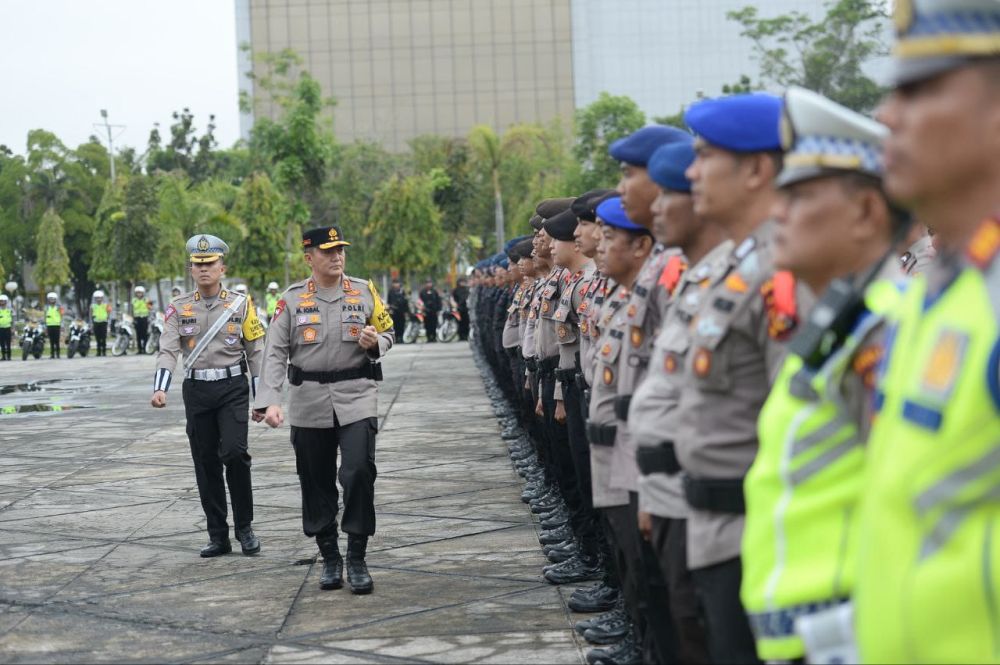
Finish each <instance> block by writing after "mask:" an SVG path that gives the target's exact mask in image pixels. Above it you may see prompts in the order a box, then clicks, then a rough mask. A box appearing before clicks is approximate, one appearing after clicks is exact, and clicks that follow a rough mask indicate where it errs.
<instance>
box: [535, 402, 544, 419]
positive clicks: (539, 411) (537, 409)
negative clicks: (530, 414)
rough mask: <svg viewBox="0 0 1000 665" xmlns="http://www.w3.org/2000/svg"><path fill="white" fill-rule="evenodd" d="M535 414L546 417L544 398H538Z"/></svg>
mask: <svg viewBox="0 0 1000 665" xmlns="http://www.w3.org/2000/svg"><path fill="white" fill-rule="evenodd" d="M535 415H536V416H538V417H539V418H544V417H545V411H544V410H543V409H542V398H541V397H539V398H538V403H537V404H535Z"/></svg>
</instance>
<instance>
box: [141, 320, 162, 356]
mask: <svg viewBox="0 0 1000 665" xmlns="http://www.w3.org/2000/svg"><path fill="white" fill-rule="evenodd" d="M165 323H166V319H165V318H164V317H163V312H157V313H156V316H154V317H152V318H151V319H150V321H149V337H148V338H147V339H146V353H149V354H153V353H156V352H158V351H159V350H160V335H162V334H163V326H164V324H165Z"/></svg>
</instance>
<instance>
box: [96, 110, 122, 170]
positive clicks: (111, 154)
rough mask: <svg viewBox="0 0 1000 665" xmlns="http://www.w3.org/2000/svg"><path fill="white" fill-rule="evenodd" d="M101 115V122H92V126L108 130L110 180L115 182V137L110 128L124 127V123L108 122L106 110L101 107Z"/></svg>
mask: <svg viewBox="0 0 1000 665" xmlns="http://www.w3.org/2000/svg"><path fill="white" fill-rule="evenodd" d="M101 117H102V118H104V122H103V123H102V124H97V123H94V127H103V128H104V129H105V130H107V132H108V156H109V157H110V158H111V182H112V183H114V182H115V139H114V136H112V134H111V128H112V127H114V128H115V129H122V130H124V129H125V125H111V124H108V110H107V109H101Z"/></svg>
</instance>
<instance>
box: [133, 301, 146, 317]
mask: <svg viewBox="0 0 1000 665" xmlns="http://www.w3.org/2000/svg"><path fill="white" fill-rule="evenodd" d="M132 314H133V315H134V316H149V305H148V304H147V303H146V299H145V298H133V299H132Z"/></svg>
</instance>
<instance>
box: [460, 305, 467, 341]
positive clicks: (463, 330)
mask: <svg viewBox="0 0 1000 665" xmlns="http://www.w3.org/2000/svg"><path fill="white" fill-rule="evenodd" d="M458 316H459V319H458V338H459V339H460V340H462V341H463V342H464V341H465V340H467V339H469V308H468V307H459V308H458Z"/></svg>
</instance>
